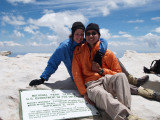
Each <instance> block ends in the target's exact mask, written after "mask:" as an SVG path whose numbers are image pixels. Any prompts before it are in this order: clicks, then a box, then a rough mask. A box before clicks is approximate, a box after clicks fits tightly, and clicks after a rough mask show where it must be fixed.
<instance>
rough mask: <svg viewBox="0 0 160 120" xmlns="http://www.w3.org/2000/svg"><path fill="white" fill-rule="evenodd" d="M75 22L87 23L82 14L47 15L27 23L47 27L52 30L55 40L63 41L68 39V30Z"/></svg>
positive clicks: (60, 13) (62, 13) (61, 13)
mask: <svg viewBox="0 0 160 120" xmlns="http://www.w3.org/2000/svg"><path fill="white" fill-rule="evenodd" d="M75 21H81V22H82V23H84V24H85V23H86V22H88V19H87V18H85V17H84V16H83V15H82V14H79V13H72V12H59V13H47V14H45V15H43V16H42V17H41V18H39V19H29V21H28V22H29V23H30V24H32V25H35V26H39V27H48V28H50V29H51V30H53V32H54V33H53V34H55V35H56V37H57V38H56V39H59V41H60V42H61V41H63V40H64V39H66V38H68V36H69V34H70V28H71V26H72V24H73V23H74V22H75Z"/></svg>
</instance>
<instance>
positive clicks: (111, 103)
mask: <svg viewBox="0 0 160 120" xmlns="http://www.w3.org/2000/svg"><path fill="white" fill-rule="evenodd" d="M86 86H87V94H88V97H89V98H90V99H91V100H92V101H93V102H94V103H95V104H96V106H97V107H98V108H100V109H103V110H104V111H105V112H106V113H107V114H109V115H110V117H111V118H112V119H113V120H125V119H126V116H127V115H129V114H131V111H130V110H129V109H128V108H130V107H131V93H130V86H129V83H128V80H127V78H126V76H125V74H124V73H117V74H115V75H105V76H104V77H101V78H100V79H98V80H96V81H90V82H88V83H86ZM115 97H116V98H115Z"/></svg>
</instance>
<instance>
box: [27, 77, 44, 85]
mask: <svg viewBox="0 0 160 120" xmlns="http://www.w3.org/2000/svg"><path fill="white" fill-rule="evenodd" d="M44 81H45V79H43V78H41V79H35V80H32V81H31V82H30V83H29V85H30V86H34V85H40V84H43V83H44Z"/></svg>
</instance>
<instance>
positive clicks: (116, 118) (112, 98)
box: [72, 23, 142, 120]
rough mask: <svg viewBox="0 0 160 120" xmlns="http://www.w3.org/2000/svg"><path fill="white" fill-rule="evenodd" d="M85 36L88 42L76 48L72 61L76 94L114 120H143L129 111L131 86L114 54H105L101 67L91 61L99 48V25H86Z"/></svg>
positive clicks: (108, 51) (110, 52) (107, 52)
mask: <svg viewBox="0 0 160 120" xmlns="http://www.w3.org/2000/svg"><path fill="white" fill-rule="evenodd" d="M85 35H86V41H87V42H86V43H85V44H82V45H81V46H78V47H76V49H75V51H74V55H73V60H72V74H73V79H74V81H75V84H76V86H77V88H78V91H79V93H80V94H81V95H82V96H84V99H85V100H86V101H88V102H89V103H92V101H93V102H94V103H95V105H96V106H97V107H98V108H100V109H103V110H104V111H105V112H106V113H108V114H109V115H110V117H111V118H112V119H113V120H126V119H127V120H142V119H140V118H138V117H136V116H134V115H132V112H131V111H130V107H131V93H130V86H129V83H128V80H127V77H126V75H125V74H124V73H122V70H121V67H120V65H119V63H118V60H117V58H116V56H115V55H114V54H113V52H112V51H110V50H109V49H108V50H107V51H106V52H105V54H104V56H103V58H102V67H101V66H100V65H99V64H98V63H96V62H94V61H93V58H94V55H95V54H96V52H97V51H98V50H99V45H100V40H99V38H100V32H99V26H98V25H97V24H94V23H91V24H89V25H88V26H87V28H86V30H85Z"/></svg>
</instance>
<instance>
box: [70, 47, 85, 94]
mask: <svg viewBox="0 0 160 120" xmlns="http://www.w3.org/2000/svg"><path fill="white" fill-rule="evenodd" d="M75 53H76V49H75V51H74V54H73V59H72V74H73V79H74V82H75V84H76V86H77V89H78V91H79V93H80V94H81V95H84V94H85V93H86V87H85V82H84V79H83V76H82V68H81V62H80V59H79V55H77V54H75Z"/></svg>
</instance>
